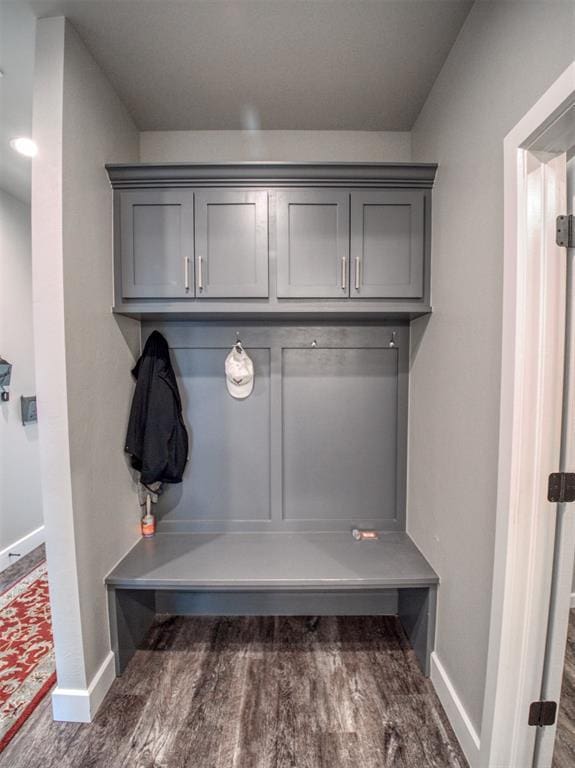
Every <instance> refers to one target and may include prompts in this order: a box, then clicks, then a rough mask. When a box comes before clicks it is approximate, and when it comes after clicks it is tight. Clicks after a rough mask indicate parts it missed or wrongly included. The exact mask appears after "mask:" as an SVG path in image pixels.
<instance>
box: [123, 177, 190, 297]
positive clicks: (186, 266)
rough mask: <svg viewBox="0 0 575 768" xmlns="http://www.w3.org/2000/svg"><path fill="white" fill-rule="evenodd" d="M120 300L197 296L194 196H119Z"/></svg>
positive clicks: (153, 192) (161, 192) (184, 192)
mask: <svg viewBox="0 0 575 768" xmlns="http://www.w3.org/2000/svg"><path fill="white" fill-rule="evenodd" d="M120 218H121V221H120V237H121V258H122V294H123V296H124V297H126V298H154V297H163V298H182V297H192V296H193V295H194V275H193V270H194V193H193V191H192V190H191V189H174V190H172V189H147V190H138V191H131V192H128V191H126V192H121V193H120Z"/></svg>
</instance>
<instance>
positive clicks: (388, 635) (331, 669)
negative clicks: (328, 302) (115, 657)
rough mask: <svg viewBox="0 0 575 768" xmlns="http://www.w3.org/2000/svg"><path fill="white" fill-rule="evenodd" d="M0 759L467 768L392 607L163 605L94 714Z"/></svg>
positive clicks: (39, 722) (34, 763)
mask: <svg viewBox="0 0 575 768" xmlns="http://www.w3.org/2000/svg"><path fill="white" fill-rule="evenodd" d="M0 766H1V767H2V768H8V766H10V768H40V767H41V768H467V763H466V761H465V759H464V757H463V754H462V752H461V750H460V748H459V746H458V744H457V741H456V739H455V736H454V734H453V732H452V730H451V728H450V726H449V724H448V722H447V719H446V717H445V714H444V713H443V711H442V709H441V706H440V704H439V701H438V699H437V697H436V695H435V693H434V691H433V689H432V687H431V684H430V683H429V681H428V680H427V679H426V678H425V677H423V675H422V674H421V673H420V671H419V668H418V666H417V662H416V660H415V656H414V654H413V652H412V650H411V648H410V647H409V645H408V643H407V640H406V638H405V635H404V634H403V631H402V629H401V626H400V624H399V622H398V621H397V620H396V619H395V618H394V617H373V618H372V617H345V618H335V617H325V618H321V619H305V618H286V617H280V618H277V617H238V618H196V617H193V618H192V617H187V618H183V617H159V618H158V620H157V621H156V623H155V625H154V626H153V627H152V629H151V631H150V634H149V635H148V639H147V642H146V647H145V649H143V650H140V651H138V653H137V654H136V655H135V657H134V658H133V660H132V662H131V663H130V665H129V666H128V669H127V670H126V672H125V673H124V675H123V676H122V677H121V678H119V679H117V680H116V681H115V682H114V685H113V686H112V688H111V689H110V692H109V693H108V696H107V697H106V700H105V701H104V703H103V705H102V707H101V709H100V711H99V713H98V715H97V717H96V718H95V720H94V722H93V723H91V724H90V725H79V724H72V723H53V722H52V721H51V718H50V704H49V700H46V701H45V702H44V703H43V704H42V705H41V706H40V707H39V709H38V710H37V711H36V712H35V713H34V714H33V716H32V717H31V719H30V720H29V721H28V723H26V725H25V726H24V728H23V729H22V730H21V731H20V733H19V734H18V735H17V736H16V738H15V739H14V741H13V742H12V744H11V745H9V747H8V749H7V750H6V751H5V752H4V754H3V755H1V756H0Z"/></svg>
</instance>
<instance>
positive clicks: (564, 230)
mask: <svg viewBox="0 0 575 768" xmlns="http://www.w3.org/2000/svg"><path fill="white" fill-rule="evenodd" d="M556 224H557V236H556V238H555V242H556V243H557V245H559V246H561V248H575V216H574V215H573V214H571V215H569V216H557V220H556Z"/></svg>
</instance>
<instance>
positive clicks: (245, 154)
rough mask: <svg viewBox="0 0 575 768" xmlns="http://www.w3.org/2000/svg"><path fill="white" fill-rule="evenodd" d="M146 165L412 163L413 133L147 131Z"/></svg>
mask: <svg viewBox="0 0 575 768" xmlns="http://www.w3.org/2000/svg"><path fill="white" fill-rule="evenodd" d="M140 157H141V161H142V162H143V163H161V162H166V163H175V162H182V163H183V162H188V163H193V162H224V161H238V162H240V161H242V160H269V161H281V160H284V161H292V162H296V161H299V162H305V161H307V160H310V161H314V162H329V161H339V162H345V161H349V162H386V161H388V162H408V161H409V160H411V134H410V133H409V132H408V131H143V132H142V133H141V134H140Z"/></svg>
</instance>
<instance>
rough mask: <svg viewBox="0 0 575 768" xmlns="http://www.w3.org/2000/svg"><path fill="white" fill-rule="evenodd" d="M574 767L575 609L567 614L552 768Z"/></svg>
mask: <svg viewBox="0 0 575 768" xmlns="http://www.w3.org/2000/svg"><path fill="white" fill-rule="evenodd" d="M573 766H575V608H572V609H571V612H570V614H569V633H568V635H567V649H566V652H565V666H564V668H563V684H562V687H561V699H560V704H559V717H558V719H557V736H556V737H555V751H554V752H553V768H573Z"/></svg>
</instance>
